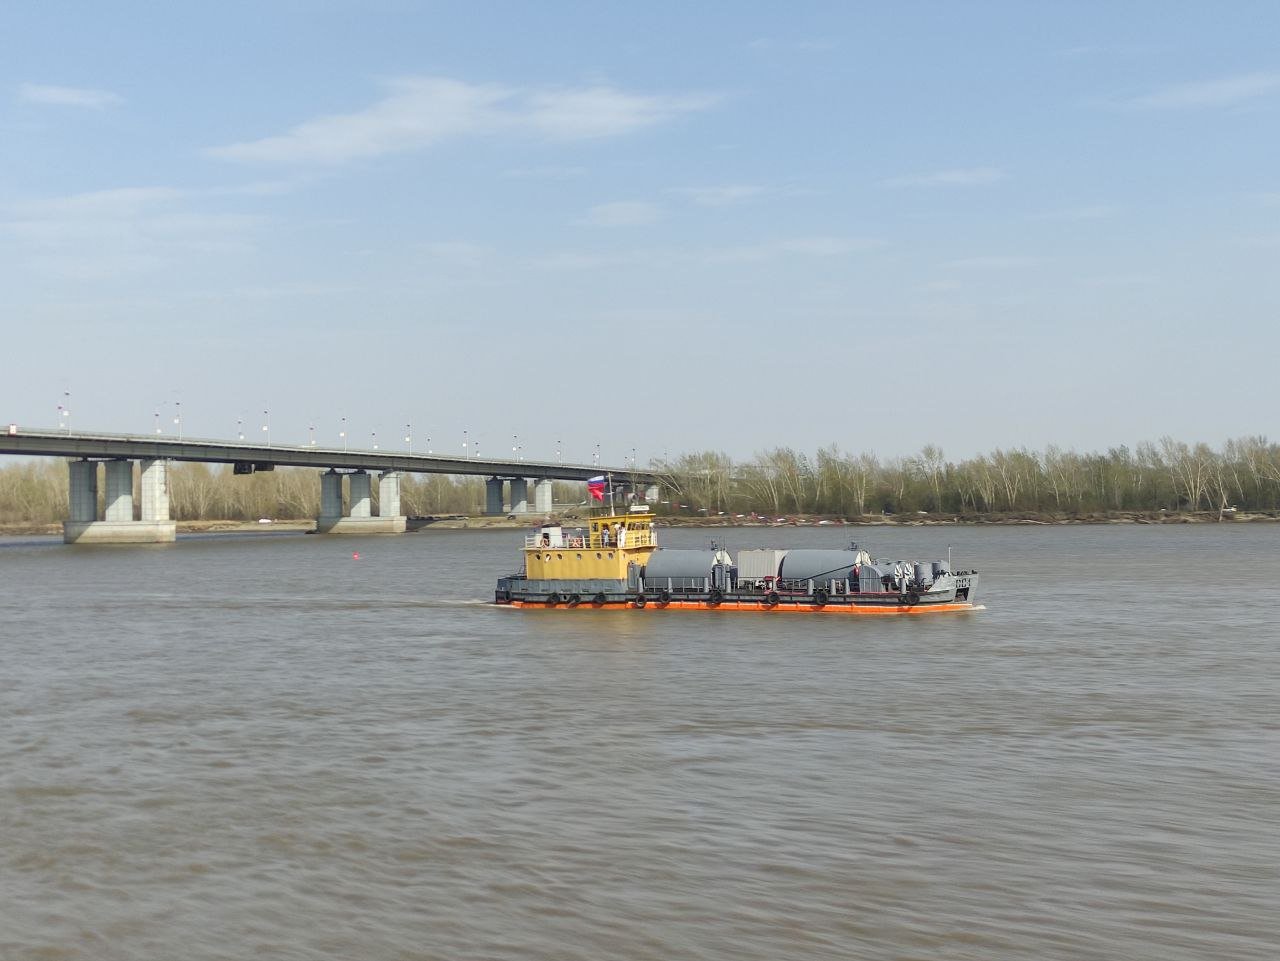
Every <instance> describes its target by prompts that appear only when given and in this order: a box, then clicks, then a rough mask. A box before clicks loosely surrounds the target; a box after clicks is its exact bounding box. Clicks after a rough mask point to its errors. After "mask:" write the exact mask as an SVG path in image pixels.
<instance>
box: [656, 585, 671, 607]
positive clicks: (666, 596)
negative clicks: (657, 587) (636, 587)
mask: <svg viewBox="0 0 1280 961" xmlns="http://www.w3.org/2000/svg"><path fill="white" fill-rule="evenodd" d="M658 603H659V604H661V605H663V606H664V607H665V606H666V605H667V604H670V603H671V592H670V591H668V590H666V589H663V590H661V591H659V592H658Z"/></svg>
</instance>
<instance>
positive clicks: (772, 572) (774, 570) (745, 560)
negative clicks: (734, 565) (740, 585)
mask: <svg viewBox="0 0 1280 961" xmlns="http://www.w3.org/2000/svg"><path fill="white" fill-rule="evenodd" d="M786 556H787V552H786V551H785V550H778V549H776V548H759V549H756V550H749V551H738V580H740V581H758V580H763V579H764V578H766V577H777V576H778V567H779V565H781V564H782V559H783V558H784V557H786Z"/></svg>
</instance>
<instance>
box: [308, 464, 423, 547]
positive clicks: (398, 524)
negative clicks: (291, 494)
mask: <svg viewBox="0 0 1280 961" xmlns="http://www.w3.org/2000/svg"><path fill="white" fill-rule="evenodd" d="M349 476H350V478H351V479H350V481H349V484H350V501H351V504H350V513H349V514H348V516H346V517H344V516H343V515H342V478H343V475H342V474H340V473H338V472H337V471H336V470H328V471H325V472H324V473H323V474H321V475H320V516H319V517H317V518H316V533H317V534H403V533H404V532H405V529H406V518H405V517H404V515H403V514H401V513H400V474H399V473H398V472H396V471H383V472H382V476H381V477H379V478H378V516H377V517H374V516H373V496H372V495H373V482H372V479H371V478H370V476H369V474H368V473H367V472H366V471H356V472H355V473H353V474H351V475H349Z"/></svg>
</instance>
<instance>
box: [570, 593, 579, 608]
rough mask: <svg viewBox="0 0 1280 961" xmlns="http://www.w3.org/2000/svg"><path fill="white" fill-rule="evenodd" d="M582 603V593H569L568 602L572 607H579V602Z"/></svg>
mask: <svg viewBox="0 0 1280 961" xmlns="http://www.w3.org/2000/svg"><path fill="white" fill-rule="evenodd" d="M581 603H582V595H581V594H570V595H569V601H568V604H569V606H570V607H577V606H578V605H579V604H581Z"/></svg>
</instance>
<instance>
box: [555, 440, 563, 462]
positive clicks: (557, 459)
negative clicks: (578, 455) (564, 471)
mask: <svg viewBox="0 0 1280 961" xmlns="http://www.w3.org/2000/svg"><path fill="white" fill-rule="evenodd" d="M556 463H557V464H563V463H564V461H563V460H561V459H560V441H558V440H557V441H556Z"/></svg>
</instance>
